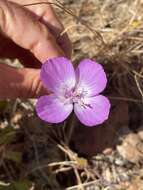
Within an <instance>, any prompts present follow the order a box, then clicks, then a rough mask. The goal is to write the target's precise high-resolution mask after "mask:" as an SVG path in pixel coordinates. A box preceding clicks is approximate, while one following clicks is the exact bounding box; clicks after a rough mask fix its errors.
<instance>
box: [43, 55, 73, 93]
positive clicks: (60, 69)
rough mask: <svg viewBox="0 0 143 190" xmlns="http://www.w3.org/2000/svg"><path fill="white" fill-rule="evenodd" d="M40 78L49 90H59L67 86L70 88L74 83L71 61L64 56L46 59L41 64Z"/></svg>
mask: <svg viewBox="0 0 143 190" xmlns="http://www.w3.org/2000/svg"><path fill="white" fill-rule="evenodd" d="M41 80H42V81H43V83H44V85H45V87H46V88H47V89H48V90H49V91H51V92H59V91H60V90H61V88H67V87H68V89H72V88H73V87H74V86H75V83H76V80H75V71H74V68H73V65H72V63H71V62H70V61H69V60H68V59H67V58H64V57H57V58H52V59H48V60H47V61H46V62H45V63H44V64H43V65H42V69H41Z"/></svg>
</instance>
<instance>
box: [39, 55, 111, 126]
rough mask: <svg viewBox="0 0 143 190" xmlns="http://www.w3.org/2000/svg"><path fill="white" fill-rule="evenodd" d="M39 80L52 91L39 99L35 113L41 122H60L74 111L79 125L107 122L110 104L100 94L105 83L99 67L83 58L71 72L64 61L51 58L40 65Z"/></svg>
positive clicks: (71, 66) (68, 64) (70, 68)
mask: <svg viewBox="0 0 143 190" xmlns="http://www.w3.org/2000/svg"><path fill="white" fill-rule="evenodd" d="M40 77H41V80H42V82H43V84H44V86H45V87H46V88H47V89H48V90H49V91H51V92H52V93H51V94H50V95H45V96H42V97H40V98H39V99H38V102H37V105H36V111H37V114H38V116H39V117H40V118H41V119H42V120H44V121H47V122H49V123H60V122H62V121H64V120H65V119H66V118H67V117H68V116H69V115H70V113H71V112H72V111H73V110H74V112H75V114H76V116H77V117H78V119H79V120H80V121H81V123H83V124H84V125H87V126H95V125H98V124H101V123H103V122H104V121H105V120H107V119H108V115H109V110H110V102H109V100H108V98H106V97H105V96H103V95H99V93H100V92H102V91H103V90H104V88H105V87H106V83H107V78H106V74H105V72H104V70H103V67H102V66H101V65H100V64H98V63H96V62H94V61H92V60H90V59H85V60H83V61H81V62H80V64H79V65H78V67H77V68H76V70H74V68H73V65H72V63H71V62H70V61H69V60H68V59H67V58H65V57H58V58H53V59H49V60H47V61H46V62H45V63H44V64H43V65H42V69H41V76H40Z"/></svg>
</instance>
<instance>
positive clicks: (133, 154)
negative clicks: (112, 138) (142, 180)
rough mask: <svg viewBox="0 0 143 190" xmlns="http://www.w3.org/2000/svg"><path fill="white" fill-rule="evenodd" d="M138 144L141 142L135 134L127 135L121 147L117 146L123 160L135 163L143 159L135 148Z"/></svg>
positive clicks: (142, 155)
mask: <svg viewBox="0 0 143 190" xmlns="http://www.w3.org/2000/svg"><path fill="white" fill-rule="evenodd" d="M140 143H141V140H140V138H139V136H138V135H137V134H135V133H132V134H128V135H126V137H125V138H124V140H123V143H122V145H119V146H117V150H118V152H119V153H120V155H121V156H122V157H123V158H124V159H126V160H128V161H130V162H132V163H137V162H139V161H140V160H141V159H142V158H143V154H142V153H141V152H140V151H139V150H138V148H137V147H138V145H139V144H140Z"/></svg>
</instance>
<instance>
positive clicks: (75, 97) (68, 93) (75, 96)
mask: <svg viewBox="0 0 143 190" xmlns="http://www.w3.org/2000/svg"><path fill="white" fill-rule="evenodd" d="M86 95H87V91H86V90H85V89H83V88H77V89H72V90H65V93H64V97H65V98H66V102H67V101H68V102H70V103H78V104H80V105H81V106H83V107H85V108H86V107H87V106H88V107H91V106H90V105H89V104H87V103H85V97H86Z"/></svg>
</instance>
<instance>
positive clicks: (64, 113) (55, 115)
mask: <svg viewBox="0 0 143 190" xmlns="http://www.w3.org/2000/svg"><path fill="white" fill-rule="evenodd" d="M72 110H73V104H64V102H62V101H60V99H58V98H57V97H55V96H54V95H53V94H51V95H49V96H42V97H40V98H39V99H38V102H37V104H36V111H37V114H38V116H39V117H40V118H41V119H42V120H44V121H47V122H49V123H60V122H62V121H64V120H65V119H66V118H67V117H68V116H69V115H70V113H71V112H72Z"/></svg>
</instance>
